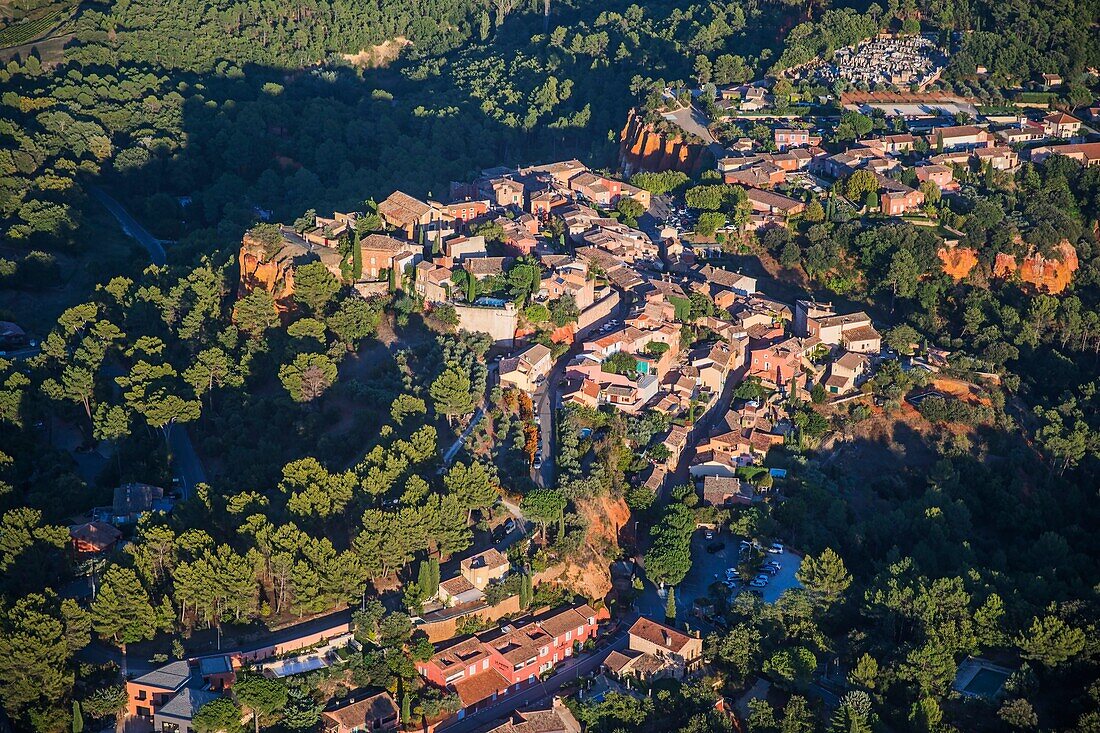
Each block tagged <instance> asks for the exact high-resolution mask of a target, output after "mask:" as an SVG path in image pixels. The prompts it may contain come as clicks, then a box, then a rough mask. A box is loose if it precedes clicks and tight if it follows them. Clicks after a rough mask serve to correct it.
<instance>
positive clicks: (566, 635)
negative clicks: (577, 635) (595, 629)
mask: <svg viewBox="0 0 1100 733" xmlns="http://www.w3.org/2000/svg"><path fill="white" fill-rule="evenodd" d="M572 638H573V632H572V631H566V632H565V640H566V641H570V640H571V639H572Z"/></svg>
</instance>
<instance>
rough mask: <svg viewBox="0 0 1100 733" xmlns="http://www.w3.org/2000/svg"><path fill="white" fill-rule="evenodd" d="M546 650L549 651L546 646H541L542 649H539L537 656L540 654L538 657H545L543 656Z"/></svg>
mask: <svg viewBox="0 0 1100 733" xmlns="http://www.w3.org/2000/svg"><path fill="white" fill-rule="evenodd" d="M548 651H549V649H548V648H547V647H543V648H542V649H539V656H540V657H545V656H546V653H547V652H548Z"/></svg>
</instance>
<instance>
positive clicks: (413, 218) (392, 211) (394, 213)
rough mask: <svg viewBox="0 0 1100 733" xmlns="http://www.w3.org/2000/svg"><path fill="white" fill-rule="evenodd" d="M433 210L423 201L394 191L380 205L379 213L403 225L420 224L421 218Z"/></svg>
mask: <svg viewBox="0 0 1100 733" xmlns="http://www.w3.org/2000/svg"><path fill="white" fill-rule="evenodd" d="M431 210H432V207H430V206H428V205H427V204H426V203H424V202H423V201H420V200H419V199H415V198H413V197H412V196H410V195H409V194H407V193H404V192H402V191H394V192H393V193H391V194H390V195H389V196H387V197H386V199H385V200H384V201H383V202H382V203H380V204H378V213H379V214H381V215H382V216H384V217H386V218H388V219H391V220H393V221H395V222H398V223H399V224H402V225H406V226H407V225H412V224H417V223H419V221H420V219H421V217H423V216H424V215H425V214H427V213H428V212H429V211H431Z"/></svg>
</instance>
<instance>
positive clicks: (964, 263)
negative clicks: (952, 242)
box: [936, 247, 978, 280]
mask: <svg viewBox="0 0 1100 733" xmlns="http://www.w3.org/2000/svg"><path fill="white" fill-rule="evenodd" d="M936 254H937V255H939V258H940V262H942V263H943V271H944V273H946V274H947V275H949V276H950V277H951V278H953V279H955V280H962V279H964V278H965V277H966V276H967V275H969V274H970V271H971V270H973V269H974V266H975V265H977V264H978V253H977V252H975V251H974V250H973V249H971V248H970V247H941V248H940V250H939V251H938V252H936Z"/></svg>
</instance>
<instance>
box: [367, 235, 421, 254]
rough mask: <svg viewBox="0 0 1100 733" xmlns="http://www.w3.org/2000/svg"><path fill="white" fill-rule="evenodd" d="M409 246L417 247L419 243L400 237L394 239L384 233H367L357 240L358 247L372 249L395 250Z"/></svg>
mask: <svg viewBox="0 0 1100 733" xmlns="http://www.w3.org/2000/svg"><path fill="white" fill-rule="evenodd" d="M411 247H415V248H419V247H420V245H418V244H414V243H413V242H406V241H403V240H401V239H394V238H393V237H387V236H386V235H385V234H368V235H367V236H365V237H363V238H362V239H360V240H359V248H360V249H374V250H381V251H383V252H397V251H398V250H401V249H408V248H411Z"/></svg>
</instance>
